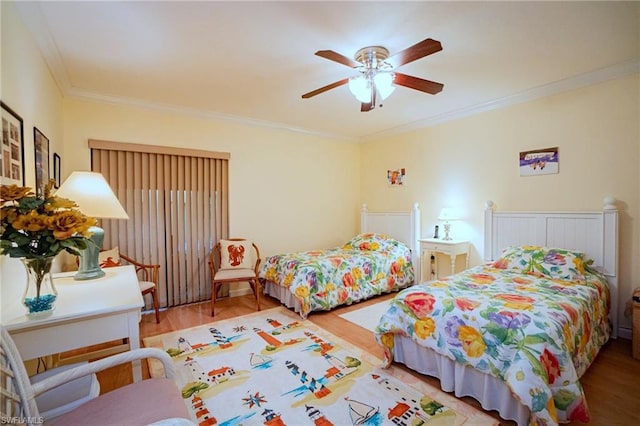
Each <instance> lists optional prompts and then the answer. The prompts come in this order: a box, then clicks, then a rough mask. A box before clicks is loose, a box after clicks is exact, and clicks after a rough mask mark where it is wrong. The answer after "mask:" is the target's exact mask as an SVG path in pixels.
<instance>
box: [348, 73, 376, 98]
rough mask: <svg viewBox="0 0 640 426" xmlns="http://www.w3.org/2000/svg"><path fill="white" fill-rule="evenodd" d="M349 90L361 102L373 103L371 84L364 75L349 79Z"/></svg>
mask: <svg viewBox="0 0 640 426" xmlns="http://www.w3.org/2000/svg"><path fill="white" fill-rule="evenodd" d="M349 90H350V91H351V93H352V94H353V96H355V97H356V99H357V100H359V101H360V102H364V103H369V102H371V83H370V82H369V80H368V79H367V78H366V77H364V76H363V75H359V76H357V77H352V78H350V79H349Z"/></svg>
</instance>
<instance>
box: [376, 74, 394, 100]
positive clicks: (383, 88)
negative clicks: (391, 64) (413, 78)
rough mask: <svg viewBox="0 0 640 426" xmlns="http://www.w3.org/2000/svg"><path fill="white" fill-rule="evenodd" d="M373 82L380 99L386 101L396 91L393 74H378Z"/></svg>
mask: <svg viewBox="0 0 640 426" xmlns="http://www.w3.org/2000/svg"><path fill="white" fill-rule="evenodd" d="M373 82H374V84H375V85H376V89H378V93H380V97H381V98H382V99H383V100H384V99H387V97H389V95H391V94H392V93H393V91H394V90H396V88H395V86H394V85H393V74H392V73H390V72H377V73H376V75H375V76H374V77H373Z"/></svg>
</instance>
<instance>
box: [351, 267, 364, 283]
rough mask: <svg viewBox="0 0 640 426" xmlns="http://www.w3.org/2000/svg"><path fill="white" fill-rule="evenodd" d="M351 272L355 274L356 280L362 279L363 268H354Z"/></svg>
mask: <svg viewBox="0 0 640 426" xmlns="http://www.w3.org/2000/svg"><path fill="white" fill-rule="evenodd" d="M351 273H352V274H353V278H355V279H356V281H358V280H361V279H362V269H360V268H353V269H351Z"/></svg>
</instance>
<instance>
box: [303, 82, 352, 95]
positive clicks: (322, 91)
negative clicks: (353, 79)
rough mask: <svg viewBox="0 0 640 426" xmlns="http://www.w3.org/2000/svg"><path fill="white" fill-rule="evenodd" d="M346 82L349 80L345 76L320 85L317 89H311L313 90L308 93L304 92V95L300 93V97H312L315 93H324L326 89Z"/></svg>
mask: <svg viewBox="0 0 640 426" xmlns="http://www.w3.org/2000/svg"><path fill="white" fill-rule="evenodd" d="M348 82H349V79H348V78H345V79H343V80H340V81H336V82H335V83H331V84H327V85H326V86H324V87H321V88H319V89H316V90H313V91H311V92H309V93H305V94H304V95H302V99H309V98H311V97H313V96H315V95H319V94H320V93H324V92H326V91H327V90H331V89H335V88H336V87H340V86H343V85H345V84H347V83H348Z"/></svg>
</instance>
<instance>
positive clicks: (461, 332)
mask: <svg viewBox="0 0 640 426" xmlns="http://www.w3.org/2000/svg"><path fill="white" fill-rule="evenodd" d="M498 266H500V265H498ZM608 313H609V289H608V286H607V282H606V280H605V278H604V277H602V276H601V275H600V274H597V273H592V272H586V273H585V275H584V277H583V279H581V280H579V281H575V280H574V281H564V280H558V279H551V278H549V277H545V276H533V275H528V274H522V273H521V272H520V271H516V270H505V269H498V268H496V267H493V266H488V265H485V266H478V267H475V268H472V269H469V270H467V271H465V272H463V273H460V274H457V275H453V276H451V277H448V278H447V279H444V280H439V281H432V282H428V283H422V284H417V285H415V286H413V287H410V288H408V289H405V290H403V291H401V292H400V293H399V294H398V295H396V297H395V298H394V299H393V301H392V303H391V306H390V308H389V309H388V311H387V312H386V313H385V314H384V315H383V316H382V317H381V319H380V322H379V325H378V329H377V332H376V339H377V341H378V343H379V344H380V345H381V346H382V347H383V348H384V350H385V358H386V359H385V362H386V363H387V365H388V364H390V363H391V362H392V361H393V359H392V357H393V335H394V334H402V335H404V336H407V337H410V338H411V339H412V340H413V341H414V342H416V343H417V344H418V345H421V346H426V347H428V348H431V349H433V350H434V351H436V352H437V353H439V354H442V355H445V356H448V357H449V358H452V359H454V360H455V361H457V362H459V363H462V364H465V365H469V366H471V367H473V368H475V369H477V370H480V371H482V372H484V373H487V374H491V375H493V376H496V377H498V378H500V379H502V380H504V381H505V382H506V383H507V385H508V386H509V388H510V389H511V392H512V393H513V394H514V396H515V397H516V399H518V400H520V401H521V402H522V403H523V404H524V405H525V406H527V407H529V409H530V411H531V420H530V421H531V424H537V425H538V424H539V425H547V424H558V422H564V421H573V420H579V421H585V422H586V421H588V420H589V411H588V408H587V403H586V399H585V395H584V393H583V390H582V386H581V384H580V382H579V378H580V377H581V376H582V374H583V373H584V372H585V371H586V369H587V368H588V367H589V365H590V364H591V362H592V361H593V360H594V358H595V357H596V355H597V354H598V351H599V349H600V347H601V346H602V345H603V344H604V343H605V342H606V341H607V340H608V338H609V333H610V324H609V319H608Z"/></svg>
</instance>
